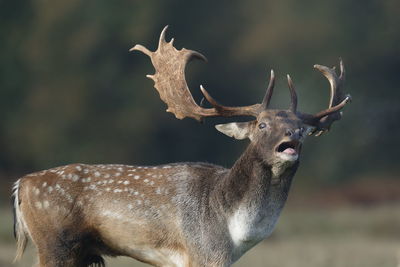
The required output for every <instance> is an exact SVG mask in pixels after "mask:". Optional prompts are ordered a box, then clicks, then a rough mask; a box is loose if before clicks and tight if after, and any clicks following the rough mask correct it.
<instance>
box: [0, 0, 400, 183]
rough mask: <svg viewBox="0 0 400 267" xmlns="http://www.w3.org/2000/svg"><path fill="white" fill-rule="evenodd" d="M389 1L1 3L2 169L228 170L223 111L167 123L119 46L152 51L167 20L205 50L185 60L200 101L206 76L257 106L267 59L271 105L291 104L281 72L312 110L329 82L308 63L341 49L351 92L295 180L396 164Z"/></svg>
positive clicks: (331, 60) (395, 26) (142, 62)
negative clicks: (194, 165)
mask: <svg viewBox="0 0 400 267" xmlns="http://www.w3.org/2000/svg"><path fill="white" fill-rule="evenodd" d="M399 10H400V2H399V1H396V0H385V1H378V0H366V1H346V0H337V1H316V0H307V1H295V0H282V1H177V0H175V1H154V0H146V1H105V0H97V1H93V0H87V1H79V0H68V1H67V0H63V1H49V0H34V1H18V0H15V1H10V0H8V1H7V0H6V1H0V16H1V17H0V18H1V23H0V42H1V49H0V62H1V68H0V113H1V117H0V118H1V119H0V129H1V130H0V175H1V174H3V176H4V174H8V175H11V177H12V176H15V175H17V174H23V173H26V172H32V171H36V170H39V169H44V168H49V167H53V166H56V165H62V164H68V163H72V162H85V163H126V164H160V163H165V162H174V161H209V162H214V163H217V164H222V165H224V166H229V165H231V164H232V163H233V162H234V160H235V159H236V158H237V157H238V155H239V154H240V153H241V151H242V150H243V148H244V146H245V145H246V142H239V141H233V140H230V139H229V138H226V137H225V136H222V135H221V134H219V133H217V132H216V131H215V130H214V129H213V125H214V124H216V123H219V122H222V121H226V120H221V119H209V120H207V121H206V122H205V124H203V125H202V124H198V123H197V122H195V121H193V120H190V119H185V120H183V121H179V120H176V119H175V118H174V116H173V115H172V114H170V113H166V112H165V105H164V103H162V102H161V100H160V99H159V97H158V93H157V92H156V90H155V89H153V83H152V82H151V81H150V80H148V79H146V78H145V75H146V74H148V73H152V72H153V68H152V66H151V64H150V61H149V59H148V58H147V57H145V56H143V55H141V54H139V53H129V52H128V49H129V48H130V47H132V46H133V45H134V44H135V43H141V44H143V45H146V46H148V47H150V48H151V49H154V48H155V47H156V44H157V40H158V36H159V33H160V31H161V29H162V28H163V26H165V25H167V24H169V25H171V27H170V29H169V32H168V34H167V35H168V38H170V37H175V38H176V42H175V44H176V45H177V46H178V47H182V46H184V47H186V48H189V49H193V50H197V51H200V52H202V53H203V54H205V55H206V56H207V57H208V59H209V63H207V64H204V63H201V62H194V63H191V64H190V66H189V68H188V69H187V76H188V81H189V84H190V87H191V89H192V91H193V94H194V96H195V98H196V99H197V100H199V98H200V94H199V92H198V91H199V90H198V86H199V84H204V85H205V86H206V88H207V89H208V90H209V91H210V92H211V93H212V94H213V95H214V96H215V97H216V98H217V99H219V100H220V101H221V102H222V103H224V104H227V105H247V104H252V103H256V102H259V101H260V100H261V98H262V96H263V93H264V88H265V86H266V83H267V79H268V73H269V69H271V68H273V69H274V70H275V72H276V74H277V77H278V82H277V90H275V95H274V97H273V106H274V107H279V108H286V107H287V106H288V103H289V95H288V90H287V85H286V81H285V78H284V77H285V75H286V73H290V74H291V76H292V78H293V79H294V82H295V84H296V87H297V90H298V94H299V101H300V102H299V105H300V109H301V110H303V111H306V112H316V111H318V110H320V109H322V108H324V107H325V106H326V104H327V101H328V95H329V92H328V91H329V90H328V88H329V86H328V83H327V82H326V80H325V78H323V76H322V75H321V74H319V73H317V72H316V71H314V70H313V68H312V66H313V64H315V63H318V64H323V65H329V66H331V65H337V64H338V58H339V56H341V57H343V59H344V62H345V65H346V67H347V84H346V89H345V90H346V91H347V92H348V93H350V94H352V96H353V99H354V101H353V103H352V104H351V105H350V106H349V107H347V108H346V110H345V116H344V118H343V119H342V121H340V122H339V123H336V124H335V125H334V126H333V129H332V131H331V132H330V133H329V134H327V135H324V136H323V137H320V138H314V137H313V138H309V140H308V142H307V144H306V145H305V147H304V151H303V157H302V160H303V163H302V166H301V168H300V173H299V176H300V177H299V179H300V180H301V181H302V182H305V183H306V184H307V183H315V181H318V180H319V181H318V182H317V183H331V182H335V183H336V182H341V181H344V180H347V179H351V178H354V179H357V178H362V177H364V176H365V175H366V174H367V173H392V174H393V173H398V171H399V165H398V152H397V149H398V148H400V142H399V136H400V126H399V123H398V122H399V119H398V118H399V116H400V105H399V99H400V97H399V96H400V90H399V89H398V84H399V82H400V78H399V77H400V76H399V74H398V71H399V69H400V53H399V52H400V50H399V47H400V45H399V44H400V29H399V25H400V16H399ZM13 178H14V177H13ZM300 183H301V182H300Z"/></svg>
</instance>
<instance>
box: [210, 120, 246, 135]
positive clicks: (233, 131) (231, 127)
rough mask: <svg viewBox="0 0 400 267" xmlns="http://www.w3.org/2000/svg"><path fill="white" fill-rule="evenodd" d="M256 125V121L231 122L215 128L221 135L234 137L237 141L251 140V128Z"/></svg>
mask: <svg viewBox="0 0 400 267" xmlns="http://www.w3.org/2000/svg"><path fill="white" fill-rule="evenodd" d="M253 124H254V121H248V122H231V123H226V124H217V125H215V128H216V129H217V130H218V131H220V132H221V133H223V134H225V135H227V136H230V137H233V138H235V139H239V140H241V139H245V138H250V139H251V135H250V132H251V128H252V125H253Z"/></svg>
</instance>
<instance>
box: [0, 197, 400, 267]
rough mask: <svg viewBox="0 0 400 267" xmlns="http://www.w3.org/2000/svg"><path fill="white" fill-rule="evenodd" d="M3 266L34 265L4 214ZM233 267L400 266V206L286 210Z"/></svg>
mask: <svg viewBox="0 0 400 267" xmlns="http://www.w3.org/2000/svg"><path fill="white" fill-rule="evenodd" d="M1 214H2V216H1V217H0V237H1V243H0V266H1V267H3V266H4V267H8V266H16V267H17V266H18V267H19V266H32V265H33V264H34V263H35V262H36V260H35V256H34V248H33V247H32V246H31V245H30V246H29V247H28V249H27V251H26V253H25V254H24V257H23V260H22V261H21V262H19V263H17V264H12V263H11V262H12V259H13V257H14V253H15V243H14V239H13V236H12V215H11V211H10V210H8V209H1ZM107 263H108V266H116V267H117V266H121V267H124V266H131V267H134V266H148V265H145V264H141V263H138V262H137V261H135V260H132V259H129V258H124V257H120V258H115V259H114V258H107ZM234 266H237V267H239V266H243V267H244V266H245V267H258V266H259V267H261V266H270V267H278V266H279V267H292V266H293V267H303V266H307V267H317V266H318V267H321V266H324V267H339V266H340V267H345V266H348V267H358V266H359V267H399V266H400V204H398V205H386V206H375V207H370V208H349V207H346V208H335V209H329V210H324V209H309V210H304V209H300V208H291V207H287V208H286V209H285V210H284V212H283V214H282V216H281V218H280V220H279V222H278V226H277V228H276V230H275V232H274V234H273V235H272V236H271V237H270V238H268V239H267V240H266V241H264V242H263V243H260V244H259V245H257V246H256V247H255V248H253V249H252V250H250V251H249V252H248V253H247V254H246V255H245V256H243V257H242V258H241V260H240V261H239V262H237V263H236V264H235V265H234Z"/></svg>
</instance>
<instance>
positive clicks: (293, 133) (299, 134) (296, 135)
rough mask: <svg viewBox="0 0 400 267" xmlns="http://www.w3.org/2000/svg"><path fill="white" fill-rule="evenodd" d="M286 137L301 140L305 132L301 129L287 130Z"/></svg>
mask: <svg viewBox="0 0 400 267" xmlns="http://www.w3.org/2000/svg"><path fill="white" fill-rule="evenodd" d="M285 135H286V136H289V137H291V138H293V139H300V138H301V137H302V135H303V132H302V130H301V129H296V130H291V129H287V130H286V131H285Z"/></svg>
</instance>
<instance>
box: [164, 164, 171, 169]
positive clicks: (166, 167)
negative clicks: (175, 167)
mask: <svg viewBox="0 0 400 267" xmlns="http://www.w3.org/2000/svg"><path fill="white" fill-rule="evenodd" d="M170 168H171V166H169V165H165V166H164V167H163V169H170Z"/></svg>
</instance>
